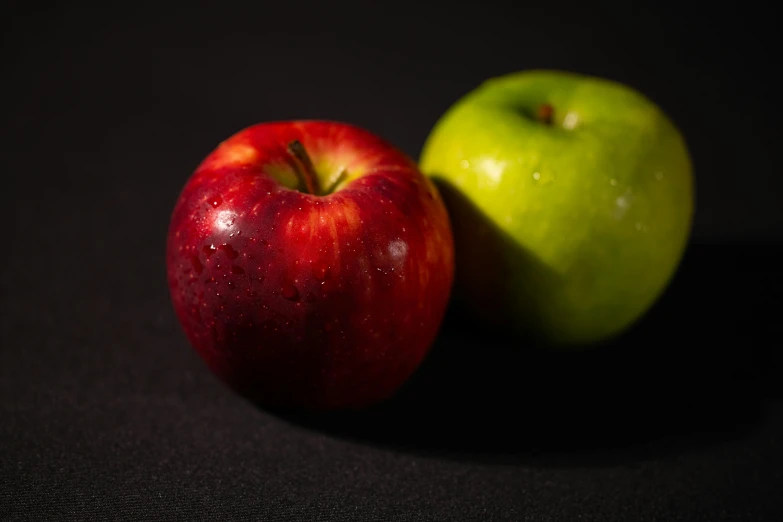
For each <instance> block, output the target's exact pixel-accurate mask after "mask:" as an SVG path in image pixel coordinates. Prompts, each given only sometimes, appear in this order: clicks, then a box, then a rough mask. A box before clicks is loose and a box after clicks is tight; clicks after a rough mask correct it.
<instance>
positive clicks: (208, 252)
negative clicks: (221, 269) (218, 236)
mask: <svg viewBox="0 0 783 522" xmlns="http://www.w3.org/2000/svg"><path fill="white" fill-rule="evenodd" d="M202 250H203V251H204V253H205V254H206V255H207V257H209V256H211V255H212V254H214V253H215V252H217V248H215V245H204V248H203V249H202Z"/></svg>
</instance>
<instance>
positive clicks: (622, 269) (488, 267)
mask: <svg viewBox="0 0 783 522" xmlns="http://www.w3.org/2000/svg"><path fill="white" fill-rule="evenodd" d="M420 163H421V167H422V169H423V170H424V172H425V173H426V174H427V175H429V176H431V177H432V178H433V179H434V180H435V182H436V183H437V184H438V185H439V187H440V188H441V191H442V193H443V195H444V197H445V199H446V203H447V206H448V209H449V211H450V214H451V218H452V226H453V229H454V234H455V242H456V248H457V251H456V256H457V269H456V270H457V272H456V283H455V289H454V292H455V299H456V300H457V301H458V302H460V303H461V304H462V305H463V306H465V307H467V308H468V309H469V310H470V311H471V313H473V314H475V315H476V316H477V317H479V318H480V319H481V320H483V321H485V322H486V323H487V324H490V325H495V326H499V327H503V328H510V329H512V331H519V332H524V333H526V334H533V335H534V336H536V337H538V338H540V339H542V340H544V341H546V342H548V343H550V344H554V345H561V346H562V345H569V346H580V345H581V346H583V345H589V344H592V343H595V342H598V341H601V340H605V339H607V338H610V337H613V336H615V335H617V334H618V333H620V332H622V331H623V330H625V329H627V328H628V327H629V326H631V325H632V324H633V323H634V322H635V321H636V320H638V319H639V318H640V317H641V316H642V315H644V314H645V313H646V311H647V310H648V309H649V308H650V307H651V306H652V304H653V303H654V302H655V301H656V300H657V298H658V297H659V296H660V295H661V293H662V292H663V290H664V289H665V288H666V286H667V285H668V283H669V281H670V279H671V278H672V276H673V274H674V272H675V271H676V269H677V267H678V265H679V262H680V259H681V257H682V254H683V251H684V249H685V245H686V243H687V241H688V238H689V235H690V231H691V223H692V216H693V210H694V180H693V174H692V162H691V159H690V155H689V152H688V149H687V145H686V143H685V140H684V138H683V136H682V134H681V132H680V131H679V130H678V128H677V127H676V126H675V124H674V123H673V122H672V121H671V119H670V118H669V117H668V116H667V115H666V114H665V113H664V112H663V111H662V110H661V108H660V107H658V106H657V105H656V104H655V103H653V102H652V101H651V100H650V99H648V98H647V97H645V96H644V95H643V94H641V93H639V92H637V91H636V90H634V89H632V88H630V87H628V86H626V85H622V84H619V83H617V82H614V81H611V80H608V79H604V78H598V77H594V76H587V75H581V74H576V73H571V72H566V71H549V70H532V71H523V72H517V73H511V74H508V75H505V76H501V77H497V78H492V79H489V80H487V81H486V82H484V83H483V84H482V85H480V86H479V87H477V88H476V89H475V90H474V91H472V92H470V93H468V94H467V95H465V96H464V97H463V98H462V99H460V100H458V101H457V102H456V103H455V104H454V105H453V106H452V107H451V108H449V109H448V111H446V113H445V114H444V115H443V116H442V117H441V119H440V120H439V121H438V122H437V123H436V125H435V126H434V128H433V129H432V131H431V133H430V135H429V137H428V138H427V141H426V143H425V144H424V148H423V150H422V155H421V158H420Z"/></svg>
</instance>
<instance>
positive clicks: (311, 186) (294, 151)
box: [288, 140, 320, 195]
mask: <svg viewBox="0 0 783 522" xmlns="http://www.w3.org/2000/svg"><path fill="white" fill-rule="evenodd" d="M288 154H290V155H291V157H292V158H293V159H294V170H295V171H296V177H297V178H299V182H300V183H302V184H303V185H304V186H305V189H306V190H307V192H308V193H309V194H315V195H317V194H320V187H319V186H318V176H316V174H315V167H313V162H312V160H310V156H309V155H308V154H307V150H305V148H304V145H302V143H301V142H300V141H299V140H294V141H292V142H291V143H289V144H288Z"/></svg>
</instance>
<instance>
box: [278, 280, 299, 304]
mask: <svg viewBox="0 0 783 522" xmlns="http://www.w3.org/2000/svg"><path fill="white" fill-rule="evenodd" d="M280 295H282V296H283V297H285V298H286V299H288V300H289V301H296V300H297V299H299V290H297V289H296V287H295V286H294V285H293V284H292V283H283V286H282V287H281V288H280Z"/></svg>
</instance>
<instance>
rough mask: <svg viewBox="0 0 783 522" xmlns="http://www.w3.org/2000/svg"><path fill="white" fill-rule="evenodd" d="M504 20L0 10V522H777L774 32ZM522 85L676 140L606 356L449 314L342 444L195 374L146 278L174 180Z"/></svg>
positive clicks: (416, 124) (694, 21)
mask: <svg viewBox="0 0 783 522" xmlns="http://www.w3.org/2000/svg"><path fill="white" fill-rule="evenodd" d="M511 5H512V3H511V2H508V6H506V5H504V4H500V3H498V4H496V5H492V3H491V2H488V1H482V2H473V3H464V4H456V3H450V4H448V5H447V4H446V3H443V4H441V6H440V7H438V6H429V5H426V4H425V3H424V2H421V3H418V4H416V5H403V4H402V3H385V4H384V3H372V2H357V3H355V4H353V5H348V4H339V5H338V4H335V3H332V2H323V3H321V4H315V3H313V4H306V3H301V2H291V3H286V2H279V3H263V2H258V3H254V4H252V7H249V8H246V7H242V6H237V5H233V4H230V3H222V4H215V5H213V6H209V7H203V6H198V7H195V6H191V7H188V8H185V7H182V8H174V7H167V6H164V5H162V4H159V5H150V6H142V5H140V4H138V3H134V4H133V9H132V10H127V11H123V9H124V8H121V7H112V10H111V11H110V10H109V9H108V8H101V7H90V8H88V7H81V6H66V7H63V6H60V7H46V6H41V5H33V4H30V3H20V2H16V3H13V2H12V3H10V4H7V5H6V6H5V7H4V8H3V9H4V10H5V13H6V16H4V17H3V19H4V28H3V62H2V63H3V71H4V72H3V75H2V77H3V82H2V83H3V87H4V93H5V95H4V102H5V109H4V110H3V145H4V147H3V154H2V166H3V189H2V200H3V202H2V209H3V216H4V227H3V229H2V230H3V232H2V235H1V236H0V237H2V239H3V241H2V246H3V253H2V255H0V263H2V264H1V265H0V266H1V267H2V272H1V274H0V281H1V284H2V287H0V290H1V291H2V292H1V294H0V299H1V301H0V302H1V304H2V308H1V309H0V312H1V313H0V327H1V329H0V333H1V334H2V337H1V338H0V519H2V520H12V521H17V520H120V519H122V520H125V519H130V520H156V521H157V520H233V519H242V520H296V521H299V520H328V521H331V520H399V521H409V520H566V521H573V520H596V521H606V520H634V521H648V520H704V521H709V522H716V521H720V520H781V519H783V500H781V498H782V497H781V495H780V491H783V477H782V476H781V475H782V474H783V473H782V472H781V464H783V447H782V446H783V443H782V442H781V440H782V439H781V437H783V405H781V402H780V401H779V398H780V385H779V382H780V379H779V374H780V369H781V368H780V366H779V365H777V364H776V363H775V360H776V359H775V357H774V355H775V354H774V348H775V347H779V345H780V334H781V326H780V320H779V307H780V304H779V302H780V301H779V300H780V295H781V289H782V288H783V285H781V280H782V279H781V271H782V269H781V265H783V256H782V255H781V247H780V240H781V239H782V238H783V212H782V211H781V206H780V204H779V200H780V194H781V193H783V176H781V175H780V160H779V158H778V156H777V153H778V150H779V146H778V144H779V142H780V137H781V133H780V125H779V122H778V119H779V114H778V113H779V111H778V110H777V109H776V108H775V107H776V105H775V100H776V99H777V98H776V94H777V93H776V91H773V88H774V87H776V84H774V83H773V81H772V74H771V71H774V70H775V68H776V67H777V65H778V64H777V62H778V61H779V60H778V59H777V58H776V57H775V55H774V54H773V51H772V49H773V47H774V46H775V45H776V44H779V43H780V42H779V41H778V40H779V38H778V36H777V31H776V26H775V23H776V22H775V18H774V17H773V16H772V15H771V14H770V13H766V12H763V11H761V10H759V9H757V8H754V7H753V6H752V5H750V4H749V3H746V4H743V6H742V10H741V11H740V10H738V8H737V7H729V6H726V7H718V6H717V4H714V5H710V6H709V8H707V7H705V8H704V9H708V10H699V11H695V10H694V12H692V13H691V12H688V11H687V10H686V9H685V6H684V5H682V3H681V4H679V5H677V6H664V5H663V4H662V3H655V4H652V5H650V6H645V5H641V4H640V3H638V2H626V3H624V4H621V5H618V6H612V7H610V6H605V7H600V6H597V5H595V4H594V3H585V4H583V5H577V6H572V5H566V4H562V3H557V2H547V3H542V4H540V5H538V6H527V5H524V6H523V5H522V4H521V3H518V4H517V5H518V6H517V7H513V8H512V7H509V6H511ZM142 7H144V9H142ZM532 67H546V68H559V69H569V70H573V71H577V72H585V73H590V74H596V75H601V76H606V77H610V78H613V79H616V80H619V81H623V82H625V83H628V84H629V85H632V86H634V87H636V88H638V89H640V90H642V91H643V92H645V93H647V94H648V95H649V96H650V97H652V98H653V99H654V100H655V101H657V102H658V103H660V104H661V106H662V107H663V108H664V109H665V110H666V111H667V112H669V113H670V114H671V115H672V117H673V118H674V119H675V121H676V122H677V123H678V124H679V125H680V127H681V128H682V129H683V132H684V134H685V135H686V137H687V138H688V141H689V145H690V147H691V149H692V152H693V155H694V161H695V167H696V176H697V207H698V210H697V214H696V219H695V224H694V236H693V241H692V245H691V246H690V248H689V250H688V253H687V255H686V258H685V260H684V261H683V265H682V267H681V270H680V271H679V273H678V275H677V277H676V278H675V281H674V282H673V283H672V286H671V288H670V291H669V292H667V294H666V295H665V296H664V298H663V299H662V300H661V302H660V303H659V305H658V306H656V307H655V308H654V309H653V310H652V311H651V313H650V314H649V315H648V316H647V317H646V318H645V320H644V321H643V322H642V323H641V324H639V325H638V327H637V328H635V329H634V330H633V331H632V332H631V333H629V334H628V335H627V336H625V337H624V338H622V339H619V340H618V341H616V342H614V343H612V344H611V345H608V346H606V347H604V348H602V349H600V350H597V351H595V352H592V353H589V354H580V355H573V356H564V355H560V356H556V355H545V354H538V355H533V354H529V353H528V354H524V353H520V352H519V351H518V350H513V349H511V347H510V346H509V344H508V342H507V341H506V340H504V339H502V338H500V337H492V336H489V335H488V334H487V333H486V332H480V331H477V330H475V329H473V328H472V327H471V326H470V322H469V321H466V320H464V318H459V317H455V316H454V315H450V316H449V318H448V321H447V323H446V325H444V328H443V332H442V335H441V336H440V337H439V339H438V341H437V343H436V345H435V347H434V348H433V351H432V354H431V356H430V357H429V358H428V359H427V361H426V363H425V364H424V366H423V367H422V369H421V370H420V371H419V372H418V373H417V375H416V376H415V377H414V379H413V380H412V381H411V382H410V383H409V385H408V386H406V388H405V389H404V390H403V391H402V392H401V394H400V396H399V397H398V398H397V399H396V400H395V401H392V402H391V403H390V404H388V405H386V406H385V407H384V408H381V409H379V410H378V411H377V412H375V413H373V414H370V415H367V416H362V417H350V416H349V417H342V416H341V417H337V418H300V417H295V416H291V415H285V414H283V413H281V412H269V411H264V410H262V409H259V408H256V407H254V406H253V405H251V404H249V403H247V402H245V401H243V400H242V399H240V398H238V397H237V396H235V395H234V394H232V393H231V392H230V391H228V390H227V389H226V387H224V386H223V385H222V384H221V383H219V382H218V381H217V380H216V379H214V378H213V377H212V376H211V375H210V374H209V373H208V372H207V370H206V369H205V367H204V366H203V364H202V363H201V361H200V360H199V359H198V358H197V356H196V355H195V353H194V352H193V351H192V350H191V349H190V348H189V346H188V344H187V342H186V340H185V338H184V336H183V335H182V333H181V331H180V329H179V326H178V325H177V323H176V320H175V317H174V315H173V313H172V310H171V306H170V303H169V299H168V291H167V288H166V284H165V276H164V260H163V253H164V244H165V234H166V227H167V222H168V218H169V213H170V211H171V209H172V206H173V203H174V200H175V198H176V196H177V194H178V191H179V190H180V188H181V187H182V185H183V183H184V182H185V180H186V178H187V176H188V175H189V174H190V172H191V171H192V169H193V168H194V167H195V165H196V164H197V163H198V162H199V161H200V160H201V159H202V158H203V157H204V155H205V154H207V153H208V152H209V151H210V150H211V149H212V148H213V147H214V146H215V145H216V144H217V143H218V142H219V141H221V140H222V139H224V138H226V137H227V136H229V135H230V134H232V133H234V132H236V131H237V130H239V129H240V128H242V127H244V126H247V125H250V124H252V123H256V122H260V121H267V120H275V119H292V118H305V117H307V118H329V119H338V120H344V121H350V122H353V123H356V124H358V125H361V126H363V127H366V128H368V129H370V130H372V131H374V132H377V133H378V134H380V135H382V136H384V137H386V138H387V139H389V140H390V141H392V142H394V143H396V144H398V145H399V146H400V147H401V148H402V149H404V150H405V151H406V152H408V153H409V154H410V155H411V156H413V157H417V156H418V153H419V151H420V147H421V144H422V143H423V140H424V138H425V137H426V135H427V133H428V132H429V130H430V128H431V126H432V124H433V123H434V121H435V120H436V119H437V117H438V116H439V115H440V114H441V113H442V112H443V111H444V110H445V109H446V108H447V107H448V106H449V105H450V104H451V103H453V102H454V101H455V100H456V99H457V98H458V97H459V96H461V95H462V94H464V93H465V92H467V91H468V90H470V89H471V88H473V87H475V86H476V85H477V84H478V83H480V82H481V81H482V80H483V79H485V78H487V77H490V76H493V75H496V74H502V73H505V72H510V71H514V70H520V69H526V68H532ZM776 307H777V308H776Z"/></svg>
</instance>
